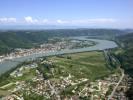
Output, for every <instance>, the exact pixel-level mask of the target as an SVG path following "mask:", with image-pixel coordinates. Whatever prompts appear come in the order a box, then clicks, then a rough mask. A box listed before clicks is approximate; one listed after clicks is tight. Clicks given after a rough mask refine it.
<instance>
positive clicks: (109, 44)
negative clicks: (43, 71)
mask: <svg viewBox="0 0 133 100" xmlns="http://www.w3.org/2000/svg"><path fill="white" fill-rule="evenodd" d="M72 38H73V39H79V40H90V41H94V42H97V44H96V45H94V46H91V47H86V48H80V49H71V50H68V49H65V50H61V51H54V52H46V53H39V54H32V55H29V56H24V57H20V58H14V59H12V61H3V62H2V63H0V74H2V73H4V72H6V71H8V70H10V69H11V68H13V67H15V66H16V65H17V64H19V63H20V62H23V61H28V60H31V59H36V58H37V57H42V56H52V55H58V54H67V53H76V52H84V51H94V50H105V49H109V48H115V47H117V44H116V43H115V42H114V41H109V40H100V39H87V38H86V37H84V36H82V37H72Z"/></svg>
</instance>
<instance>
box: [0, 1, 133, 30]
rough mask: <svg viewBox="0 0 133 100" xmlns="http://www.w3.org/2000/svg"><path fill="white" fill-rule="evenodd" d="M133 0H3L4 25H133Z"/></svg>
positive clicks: (1, 24)
mask: <svg viewBox="0 0 133 100" xmlns="http://www.w3.org/2000/svg"><path fill="white" fill-rule="evenodd" d="M132 5H133V0H1V2H0V27H6V26H16V27H17V26H19V25H22V26H27V25H33V26H40V25H43V26H50V25H56V26H59V27H62V26H69V27H71V26H77V27H88V28H133V13H132V11H133V6H132Z"/></svg>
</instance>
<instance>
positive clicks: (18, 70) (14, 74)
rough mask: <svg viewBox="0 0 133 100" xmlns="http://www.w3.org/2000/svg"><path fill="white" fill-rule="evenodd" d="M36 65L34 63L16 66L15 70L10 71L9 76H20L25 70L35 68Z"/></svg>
mask: <svg viewBox="0 0 133 100" xmlns="http://www.w3.org/2000/svg"><path fill="white" fill-rule="evenodd" d="M37 66H38V65H37V64H36V63H33V64H29V65H24V66H21V67H20V68H17V69H16V70H15V71H13V72H12V73H10V76H11V77H20V76H23V74H24V71H25V70H27V69H32V68H36V67H37Z"/></svg>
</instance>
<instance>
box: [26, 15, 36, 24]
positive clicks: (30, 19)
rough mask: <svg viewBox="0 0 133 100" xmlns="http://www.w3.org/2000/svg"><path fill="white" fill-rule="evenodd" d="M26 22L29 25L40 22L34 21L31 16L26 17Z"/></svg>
mask: <svg viewBox="0 0 133 100" xmlns="http://www.w3.org/2000/svg"><path fill="white" fill-rule="evenodd" d="M24 20H25V21H26V22H27V23H37V22H38V20H37V19H33V18H32V17H31V16H27V17H24Z"/></svg>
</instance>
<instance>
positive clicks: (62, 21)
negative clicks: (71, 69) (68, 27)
mask: <svg viewBox="0 0 133 100" xmlns="http://www.w3.org/2000/svg"><path fill="white" fill-rule="evenodd" d="M56 22H57V23H59V24H67V23H70V21H67V20H60V19H58V20H56Z"/></svg>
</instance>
